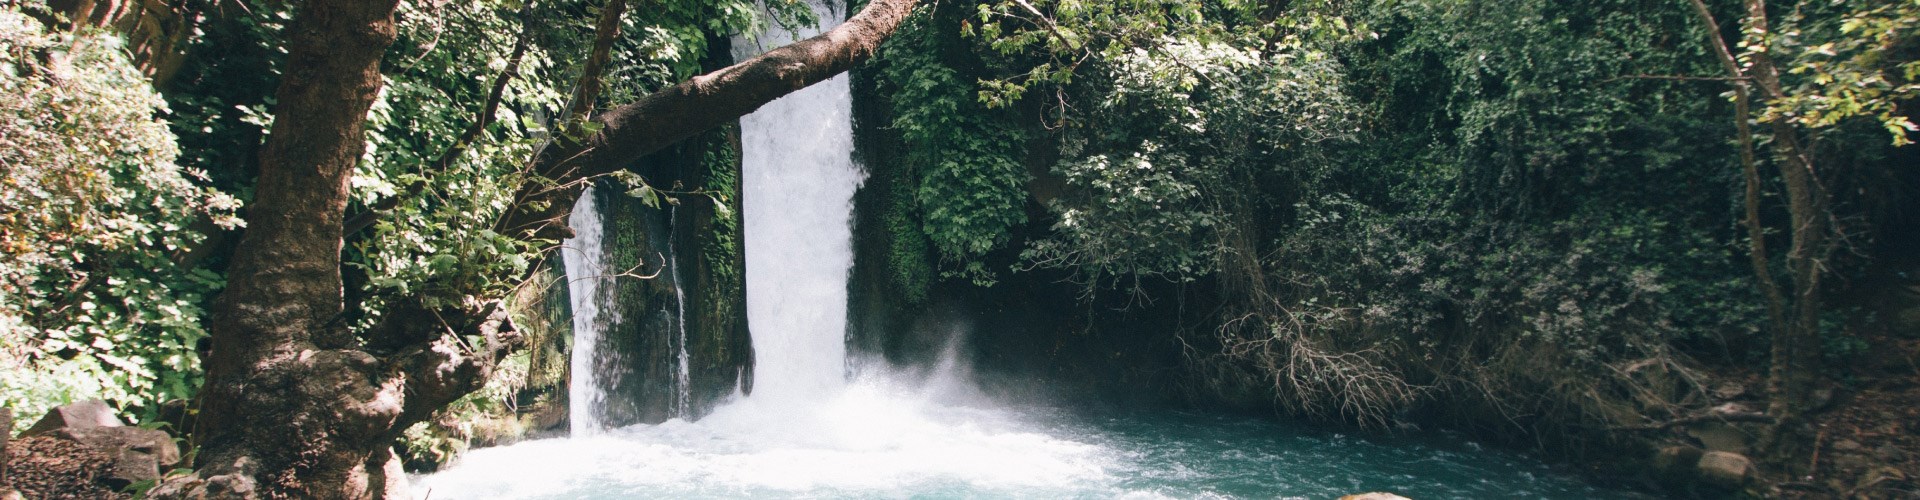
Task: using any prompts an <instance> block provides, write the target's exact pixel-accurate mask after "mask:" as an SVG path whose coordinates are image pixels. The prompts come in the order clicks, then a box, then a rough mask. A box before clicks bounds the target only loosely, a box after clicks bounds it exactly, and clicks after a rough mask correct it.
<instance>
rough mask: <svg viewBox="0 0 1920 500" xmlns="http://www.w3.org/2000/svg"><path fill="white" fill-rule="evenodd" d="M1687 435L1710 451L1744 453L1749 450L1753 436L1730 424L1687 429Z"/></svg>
mask: <svg viewBox="0 0 1920 500" xmlns="http://www.w3.org/2000/svg"><path fill="white" fill-rule="evenodd" d="M1687 434H1688V435H1691V436H1693V438H1694V439H1698V440H1700V444H1702V445H1706V447H1707V450H1710V451H1726V452H1732V453H1746V452H1747V451H1748V450H1750V449H1751V447H1752V444H1753V439H1754V436H1752V435H1750V434H1748V433H1747V431H1746V430H1744V429H1741V428H1739V427H1736V426H1734V425H1730V424H1724V423H1717V422H1715V423H1705V424H1700V425H1696V426H1693V427H1692V428H1690V429H1687Z"/></svg>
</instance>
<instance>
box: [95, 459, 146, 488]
mask: <svg viewBox="0 0 1920 500" xmlns="http://www.w3.org/2000/svg"><path fill="white" fill-rule="evenodd" d="M158 479H160V464H159V463H157V462H155V461H154V459H153V455H148V454H145V453H141V452H137V451H133V450H120V452H119V453H116V454H114V455H113V465H110V466H108V467H107V470H106V472H105V473H103V474H101V475H100V478H99V480H100V482H101V483H103V484H106V485H107V487H109V488H113V489H116V490H124V489H127V487H128V486H132V485H133V483H138V482H141V481H148V480H158Z"/></svg>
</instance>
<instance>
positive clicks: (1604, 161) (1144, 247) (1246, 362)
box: [879, 0, 1920, 452]
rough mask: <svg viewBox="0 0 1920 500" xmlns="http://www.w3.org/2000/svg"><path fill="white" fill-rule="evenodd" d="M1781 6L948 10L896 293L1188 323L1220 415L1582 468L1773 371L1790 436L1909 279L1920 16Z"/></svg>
mask: <svg viewBox="0 0 1920 500" xmlns="http://www.w3.org/2000/svg"><path fill="white" fill-rule="evenodd" d="M1753 5H1761V4H1759V3H1754V2H1748V3H1744V4H1743V3H1739V2H1717V3H1711V5H1708V4H1699V7H1700V8H1698V9H1696V8H1695V5H1693V4H1690V3H1688V2H1677V1H1637V0H1622V1H1605V2H1551V1H1538V2H1535V1H1521V2H1498V3H1488V2H1445V1H1413V0H1409V1H1385V2H1293V3H1291V4H1289V5H1285V6H1275V5H1270V4H1254V3H1240V2H1228V1H1223V2H1198V3H1194V4H1179V5H1166V4H1161V3H1151V2H1146V3H1135V2H1077V1H1071V0H1061V1H1048V2H1023V1H1003V2H991V1H990V2H977V3H974V4H968V5H955V4H946V5H942V6H941V7H940V8H939V9H935V10H933V11H930V12H929V13H928V14H927V15H925V16H923V17H919V18H916V19H915V23H916V24H914V25H912V26H911V27H909V28H908V29H905V30H903V32H902V33H901V34H900V35H898V36H896V37H895V38H894V39H893V40H892V41H891V42H890V43H889V52H887V53H886V54H885V57H884V58H883V59H882V61H881V65H880V69H879V74H880V77H879V80H880V82H881V83H880V87H879V88H880V91H879V94H880V95H882V96H885V99H886V100H887V102H888V103H889V104H888V106H889V107H890V108H889V110H890V116H891V120H892V121H891V125H890V128H891V130H893V131H894V133H897V134H898V139H897V140H898V141H899V142H898V143H897V144H898V146H897V147H900V148H902V149H903V150H904V151H903V152H902V153H901V156H902V158H904V160H903V161H904V165H903V166H902V167H899V170H898V173H896V174H893V175H894V176H893V177H887V179H890V182H894V183H896V184H897V185H894V186H886V187H885V188H887V189H890V191H887V192H889V193H893V194H891V195H890V196H889V199H890V201H889V202H888V204H887V205H886V206H887V207H889V215H888V218H887V227H888V228H889V229H888V232H889V233H890V236H888V241H889V242H890V248H891V249H892V250H891V251H890V252H889V255H887V256H886V258H888V259H890V260H891V261H892V262H891V263H890V264H889V266H888V268H889V269H892V270H894V275H893V277H892V282H893V283H894V286H897V287H900V288H902V289H904V290H907V291H908V293H907V294H906V296H909V297H924V296H925V295H926V293H925V292H924V290H925V289H926V287H929V286H933V285H930V284H929V283H930V280H929V279H928V278H927V277H928V276H936V275H937V276H942V277H949V278H951V277H956V276H967V277H973V278H974V280H973V281H974V282H976V283H989V282H991V281H992V279H991V277H993V276H1008V275H1009V273H1021V272H1035V271H1043V270H1047V269H1055V270H1062V271H1066V272H1069V273H1071V275H1072V276H1074V280H1075V281H1076V282H1077V283H1079V284H1080V285H1081V286H1082V288H1083V289H1084V292H1083V293H1084V294H1085V296H1086V297H1090V298H1091V297H1099V296H1108V297H1115V296H1117V297H1121V298H1119V299H1117V301H1116V300H1108V301H1106V302H1103V304H1107V305H1109V306H1111V305H1113V304H1126V305H1127V307H1135V308H1141V307H1145V308H1151V307H1153V306H1152V305H1151V304H1153V302H1154V301H1155V300H1156V299H1165V298H1175V299H1177V300H1175V301H1173V302H1172V303H1173V304H1181V305H1182V306H1179V307H1184V310H1183V311H1181V312H1177V313H1175V314H1179V315H1183V316H1186V317H1189V318H1190V319H1191V320H1197V321H1185V322H1182V323H1181V324H1187V325H1196V326H1192V327H1189V328H1188V329H1186V331H1182V332H1178V338H1179V341H1178V344H1177V345H1179V346H1180V347H1179V348H1180V349H1182V350H1183V353H1184V357H1185V358H1186V360H1187V361H1186V363H1185V365H1186V366H1185V367H1184V370H1185V372H1186V374H1185V375H1182V376H1181V378H1182V379H1183V382H1181V383H1182V384H1184V385H1185V386H1187V387H1188V388H1189V390H1190V391H1191V392H1192V393H1193V396H1192V397H1194V398H1197V399H1198V400H1200V401H1207V402H1212V403H1215V404H1218V403H1225V404H1229V405H1234V406H1250V407H1261V406H1268V407H1273V408H1278V409H1280V410H1283V411H1284V412H1287V413H1294V414H1301V415H1308V416H1317V417H1323V418H1330V419H1338V420H1347V421H1353V422H1357V423H1361V424H1372V425H1378V424H1387V423H1392V422H1397V421H1398V422H1404V421H1406V420H1409V419H1411V420H1439V421H1447V422H1452V423H1453V425H1457V426H1467V427H1478V428H1481V429H1482V430H1484V431H1487V432H1488V435H1493V436H1500V435H1506V436H1533V437H1530V438H1527V439H1526V441H1527V442H1529V443H1539V444H1548V443H1551V445H1552V446H1555V447H1559V446H1562V445H1570V444H1577V443H1591V442H1592V441H1591V439H1590V437H1592V436H1594V435H1595V433H1593V431H1594V430H1598V429H1612V428H1636V427H1646V426H1655V427H1660V428H1665V427H1664V425H1665V423H1666V422H1669V421H1683V420H1687V419H1692V418H1698V417H1700V416H1701V415H1704V414H1706V413H1707V412H1708V411H1709V409H1708V408H1707V406H1709V403H1711V402H1713V401H1716V400H1715V399H1714V398H1712V397H1708V396H1707V393H1708V391H1709V390H1711V389H1712V388H1713V387H1714V386H1715V384H1720V383H1723V381H1725V380H1739V379H1743V378H1744V377H1746V376H1748V375H1759V376H1765V377H1767V378H1768V379H1769V384H1768V387H1767V391H1768V399H1769V400H1770V401H1771V404H1770V405H1769V406H1770V408H1769V409H1768V413H1771V414H1773V418H1774V421H1776V422H1781V423H1780V425H1781V426H1783V427H1792V426H1793V424H1792V423H1791V422H1790V421H1791V420H1793V419H1794V418H1795V417H1796V416H1797V415H1798V413H1799V412H1800V410H1801V409H1802V408H1804V407H1806V406H1808V405H1811V404H1813V403H1812V402H1810V401H1809V398H1810V397H1811V396H1810V394H1811V393H1810V391H1811V389H1810V388H1811V387H1813V386H1815V385H1820V386H1825V384H1826V383H1825V382H1815V380H1833V379H1846V378H1849V377H1852V375H1850V373H1851V372H1850V371H1849V370H1850V368H1848V367H1849V366H1851V365H1854V364H1855V361H1858V360H1859V359H1860V358H1859V356H1861V355H1862V354H1864V350H1865V349H1866V348H1867V346H1868V343H1867V341H1866V340H1864V339H1865V337H1866V336H1867V335H1868V334H1867V333H1866V332H1877V331H1884V329H1885V328H1887V325H1888V323H1887V321H1888V318H1885V317H1884V316H1883V315H1882V314H1883V313H1881V312H1876V311H1872V309H1873V308H1874V307H1875V306H1873V305H1871V304H1869V303H1868V301H1865V300H1863V299H1861V297H1867V296H1872V294H1874V293H1876V292H1873V291H1872V290H1874V287H1876V286H1884V283H1885V282H1886V277H1888V276H1891V275H1893V274H1895V273H1897V272H1899V271H1901V270H1902V269H1904V268H1903V267H1902V266H1910V265H1912V263H1911V262H1910V260H1909V259H1908V258H1907V257H1905V256H1906V255H1910V254H1911V253H1912V252H1913V250H1914V248H1913V242H1912V241H1911V239H1910V238H1908V237H1907V236H1905V235H1906V234H1908V233H1910V232H1911V231H1912V228H1913V227H1914V223H1915V221H1916V219H1915V216H1916V215H1920V214H1915V213H1914V212H1913V208H1912V207H1913V205H1912V203H1911V200H1912V198H1911V196H1912V194H1913V192H1914V191H1913V189H1914V182H1915V180H1916V176H1915V175H1916V174H1915V172H1914V171H1913V170H1912V168H1911V162H1912V160H1913V153H1912V151H1911V150H1910V149H1909V148H1905V147H1904V145H1905V144H1907V143H1909V142H1910V141H1911V140H1912V139H1913V137H1914V133H1915V130H1916V128H1915V126H1914V125H1913V123H1912V121H1911V116H1912V114H1911V113H1912V111H1911V109H1912V108H1911V107H1912V100H1913V99H1914V98H1915V96H1916V94H1915V90H1916V87H1915V85H1914V80H1913V78H1914V77H1915V76H1916V73H1915V70H1916V69H1917V68H1920V67H1917V66H1915V55H1916V52H1915V50H1916V43H1920V42H1916V41H1915V38H1914V31H1913V30H1914V26H1915V25H1914V22H1915V21H1916V19H1915V18H1914V17H1913V16H1914V15H1915V14H1916V13H1920V6H1916V5H1914V4H1912V3H1911V2H1891V1H1889V2H1833V3H1829V2H1801V3H1792V2H1774V5H1771V6H1770V7H1769V8H1768V10H1765V12H1766V15H1767V16H1768V17H1770V18H1771V21H1772V23H1773V24H1772V26H1771V28H1768V25H1767V24H1766V23H1767V21H1768V19H1767V18H1762V17H1760V16H1758V15H1755V14H1754V13H1753V12H1752V11H1750V10H1747V9H1748V8H1749V7H1751V6H1753ZM1720 44H1724V45H1720ZM1726 47H1730V48H1726ZM1722 50H1724V51H1725V52H1720V53H1716V52H1717V51H1722ZM1722 56H1724V57H1722ZM1728 58H1730V59H1731V60H1732V61H1731V62H1732V64H1733V66H1731V67H1732V70H1733V71H1736V72H1738V73H1735V74H1733V75H1729V73H1728V71H1729V69H1728V68H1729V67H1730V66H1729V65H1728V64H1723V63H1725V62H1727V61H1723V59H1728ZM1769 67H1771V68H1774V69H1767V68H1769ZM1763 71H1775V72H1776V73H1777V76H1775V77H1772V78H1774V79H1775V80H1777V81H1775V82H1774V83H1768V80H1767V78H1763V77H1764V76H1765V73H1763ZM980 137H996V138H1003V139H998V140H987V141H978V139H977V138H980ZM975 141H978V142H975ZM956 153H960V154H956ZM1016 165H1025V167H1024V168H1023V167H1019V166H1016ZM1770 172H1771V173H1770ZM1799 172H1810V174H1809V175H1803V176H1796V174H1797V173H1799ZM954 179H962V180H966V181H964V182H956V181H955V180H954ZM1750 189H1751V192H1752V194H1751V195H1749V194H1747V193H1748V192H1749V190H1750ZM1802 195H1804V196H1805V198H1804V200H1805V201H1804V203H1803V199H1802V198H1800V197H1801V196H1802ZM1023 197H1025V198H1023ZM1024 200H1032V203H1026V202H1025V201H1024ZM955 206H967V207H970V209H969V210H968V211H965V212H962V213H964V214H965V217H959V218H956V217H953V216H952V213H953V211H952V210H951V208H952V207H955ZM1026 221H1032V222H1031V223H1028V222H1026ZM1022 224H1032V225H1034V226H1037V227H1034V228H1028V229H1017V228H1019V227H1020V226H1021V225H1022ZM1743 226H1745V227H1743ZM1003 228H1016V229H1012V230H1009V229H1003ZM1041 228H1044V229H1041ZM1749 229H1750V231H1749ZM1009 235H1021V236H1024V237H1025V239H1023V240H1015V239H1011V238H1009ZM956 243H959V244H956ZM1769 248H1771V249H1773V250H1771V251H1769V250H1768V249H1769ZM1756 262H1757V263H1756ZM982 276H986V277H988V278H987V279H981V277H982ZM1156 283H1165V284H1173V285H1175V286H1171V287H1169V286H1158V287H1156V286H1154V284H1156ZM1156 293H1157V294H1159V295H1161V296H1160V297H1155V296H1154V295H1155V294H1156ZM1169 296H1172V297H1169ZM1833 297H1852V298H1853V299H1850V300H1834V299H1832V298H1833ZM1091 300H1099V299H1097V298H1096V299H1091ZM1195 304H1211V305H1200V306H1196V305H1195ZM1168 307H1174V306H1162V309H1165V308H1168ZM1196 309H1197V310H1199V311H1201V312H1195V310H1196ZM1821 366H1827V367H1830V368H1827V369H1822V368H1820V367H1821ZM1740 416H1742V417H1744V416H1751V415H1744V414H1743V415H1740ZM1736 418H1738V417H1736ZM1514 431H1518V432H1514ZM1601 434H1602V435H1604V433H1601ZM1543 436H1544V437H1543ZM1794 439H1799V440H1801V441H1798V443H1799V444H1798V445H1797V446H1805V445H1806V442H1805V441H1806V440H1810V439H1811V436H1810V435H1801V436H1799V437H1797V438H1794ZM1789 441H1791V440H1789ZM1782 446H1783V447H1789V448H1790V447H1792V446H1788V445H1786V444H1783V445H1782ZM1795 449H1800V450H1801V451H1802V452H1804V449H1803V448H1795Z"/></svg>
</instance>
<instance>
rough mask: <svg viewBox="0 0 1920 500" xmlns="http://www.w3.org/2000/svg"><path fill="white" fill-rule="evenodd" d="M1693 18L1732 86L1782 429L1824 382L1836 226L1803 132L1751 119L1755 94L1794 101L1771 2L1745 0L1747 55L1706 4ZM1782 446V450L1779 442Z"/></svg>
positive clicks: (1784, 123)
mask: <svg viewBox="0 0 1920 500" xmlns="http://www.w3.org/2000/svg"><path fill="white" fill-rule="evenodd" d="M1692 4H1693V9H1694V13H1695V14H1696V15H1698V16H1699V18H1700V21H1701V23H1702V24H1703V25H1705V27H1706V28H1707V29H1708V42H1709V43H1710V44H1712V46H1713V54H1714V55H1715V56H1716V57H1717V58H1718V59H1719V60H1720V64H1721V66H1722V68H1723V69H1725V70H1726V71H1727V73H1728V75H1729V77H1730V78H1731V79H1732V80H1731V81H1732V83H1733V95H1734V112H1735V117H1734V120H1735V121H1736V123H1735V124H1736V126H1737V130H1738V135H1739V137H1737V138H1736V139H1737V140H1738V141H1739V143H1740V164H1741V170H1742V174H1743V178H1744V179H1745V182H1746V193H1745V196H1744V202H1743V203H1744V208H1745V216H1744V221H1743V223H1744V224H1745V225H1746V226H1747V232H1748V256H1749V260H1750V261H1751V263H1752V267H1753V273H1754V278H1755V282H1756V283H1757V284H1758V286H1759V288H1760V291H1761V295H1762V296H1764V297H1765V298H1766V306H1767V323H1768V328H1769V329H1770V330H1771V333H1772V345H1771V349H1770V351H1771V352H1770V354H1769V355H1770V357H1771V358H1772V359H1771V365H1770V367H1769V369H1768V376H1767V396H1768V398H1769V402H1768V405H1767V414H1768V415H1769V416H1771V417H1773V418H1774V419H1776V422H1777V424H1778V426H1779V427H1781V428H1785V427H1787V426H1789V425H1791V424H1792V423H1794V422H1796V421H1797V420H1798V418H1799V416H1800V414H1801V413H1802V412H1803V411H1804V410H1805V405H1806V402H1807V400H1808V394H1809V393H1810V392H1811V390H1812V385H1813V382H1814V379H1815V378H1817V377H1818V376H1819V361H1820V310H1821V307H1820V304H1821V299H1822V296H1821V278H1822V277H1823V275H1824V274H1825V271H1824V269H1823V267H1825V261H1826V260H1827V258H1828V256H1829V255H1830V254H1832V253H1833V248H1834V241H1833V240H1834V238H1833V237H1832V235H1831V234H1829V233H1830V232H1831V231H1832V228H1831V227H1830V226H1829V221H1830V220H1831V219H1832V218H1833V214H1832V213H1831V209H1830V208H1829V202H1828V194H1827V193H1826V191H1825V190H1824V189H1823V188H1822V187H1821V182H1820V180H1819V178H1818V177H1817V176H1816V173H1815V170H1814V163H1813V162H1814V157H1813V154H1812V153H1811V152H1809V151H1808V150H1807V148H1806V146H1805V145H1804V142H1803V139H1802V138H1801V136H1802V131H1801V130H1800V129H1799V128H1798V127H1796V126H1795V125H1794V123H1792V122H1791V121H1788V120H1786V119H1784V118H1783V117H1780V116H1771V117H1768V116H1756V115H1754V114H1753V104H1754V101H1755V99H1754V98H1755V97H1756V96H1755V95H1754V94H1755V92H1754V90H1755V89H1758V90H1759V95H1758V97H1759V103H1760V104H1761V105H1763V106H1765V105H1768V104H1770V103H1773V102H1775V101H1781V100H1785V99H1788V98H1789V96H1788V93H1787V92H1788V91H1787V90H1786V89H1785V87H1784V86H1783V85H1782V84H1781V82H1780V74H1781V70H1780V68H1779V66H1778V65H1776V63H1775V62H1774V57H1773V55H1771V54H1769V51H1768V50H1767V45H1768V42H1767V38H1768V37H1769V36H1770V28H1769V27H1768V21H1767V7H1766V2H1764V1H1761V0H1745V1H1744V2H1742V7H1744V8H1745V9H1746V14H1745V15H1744V16H1743V17H1742V18H1741V19H1740V27H1741V30H1740V31H1741V32H1742V33H1746V34H1747V36H1748V37H1750V38H1749V39H1748V40H1746V41H1745V43H1742V44H1740V45H1741V46H1742V47H1747V50H1746V52H1745V53H1740V54H1736V53H1735V52H1734V51H1733V50H1732V49H1730V48H1729V44H1728V43H1727V41H1726V39H1725V38H1723V37H1722V36H1721V35H1720V31H1721V29H1720V25H1719V23H1718V22H1717V21H1715V19H1714V16H1713V12H1712V10H1711V9H1709V8H1708V7H1707V4H1706V3H1705V2H1704V1H1703V0H1692ZM1752 122H1759V123H1761V124H1764V125H1766V126H1768V128H1769V130H1770V131H1771V133H1772V137H1771V142H1772V143H1773V147H1774V158H1775V161H1774V163H1775V165H1776V166H1777V167H1778V168H1779V171H1780V179H1781V181H1782V185H1783V186H1784V187H1785V188H1786V196H1787V212H1788V219H1789V221H1790V222H1789V228H1788V233H1789V234H1790V235H1791V236H1790V238H1791V247H1790V248H1789V249H1788V251H1787V252H1788V253H1787V273H1788V276H1789V279H1790V280H1789V281H1788V286H1789V287H1788V288H1784V289H1783V287H1782V286H1781V284H1780V282H1779V281H1778V280H1776V279H1774V275H1773V271H1772V269H1771V266H1770V264H1769V261H1770V259H1769V257H1768V256H1767V247H1766V234H1765V233H1766V229H1765V228H1764V227H1763V225H1762V223H1761V219H1760V191H1761V188H1760V185H1761V182H1762V181H1761V179H1760V173H1759V169H1758V167H1757V163H1758V161H1759V160H1758V158H1757V155H1756V154H1755V153H1754V147H1753V144H1754V142H1755V141H1756V138H1755V135H1754V131H1753V127H1752V125H1750V123H1752ZM1776 444H1778V443H1777V442H1776Z"/></svg>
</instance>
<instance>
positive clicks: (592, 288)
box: [560, 186, 613, 436]
mask: <svg viewBox="0 0 1920 500" xmlns="http://www.w3.org/2000/svg"><path fill="white" fill-rule="evenodd" d="M567 225H568V226H570V227H572V228H573V237H572V238H568V239H567V240H566V242H565V243H563V245H562V247H561V248H562V249H563V253H562V254H561V256H560V260H561V262H562V264H563V265H564V266H565V267H566V269H567V295H568V297H569V299H570V302H571V306H572V308H573V355H572V357H571V359H570V360H569V366H568V369H569V370H571V372H570V373H571V374H572V377H573V379H572V381H571V383H569V384H568V386H567V412H568V414H569V416H570V419H571V420H570V422H571V430H572V431H573V434H574V435H576V436H584V435H588V434H592V433H594V432H597V431H599V430H601V429H602V428H604V427H605V426H604V425H602V424H601V423H600V420H599V408H600V406H601V405H602V404H603V402H605V401H606V397H607V395H606V393H605V391H603V390H602V389H601V388H600V384H599V378H598V377H597V376H596V374H595V373H594V370H593V360H594V356H595V355H596V354H597V352H598V351H599V344H600V331H601V330H602V329H604V328H605V326H606V325H607V324H608V323H609V320H610V319H611V318H605V319H603V318H602V316H601V315H602V314H611V313H613V311H602V310H601V309H600V300H601V298H600V285H601V284H602V282H603V281H610V280H611V279H612V278H610V277H609V276H610V275H611V273H607V272H606V271H605V270H604V268H605V266H604V263H605V262H606V260H605V258H604V254H603V252H604V249H603V248H602V247H601V246H600V234H601V227H600V210H599V207H598V204H597V203H595V202H594V200H593V188H592V187H591V186H589V187H588V188H587V189H586V191H585V192H582V193H580V201H578V202H576V203H574V205H573V212H572V213H570V214H568V215H567ZM609 284H610V283H609Z"/></svg>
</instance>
